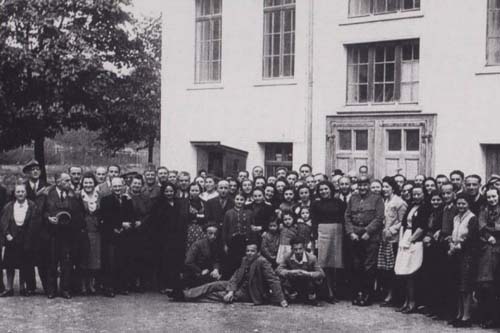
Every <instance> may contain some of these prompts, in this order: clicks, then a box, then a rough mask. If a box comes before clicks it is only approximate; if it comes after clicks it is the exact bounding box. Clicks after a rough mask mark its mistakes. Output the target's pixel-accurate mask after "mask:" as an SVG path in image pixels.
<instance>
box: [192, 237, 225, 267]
mask: <svg viewBox="0 0 500 333" xmlns="http://www.w3.org/2000/svg"><path fill="white" fill-rule="evenodd" d="M219 255H220V253H219V252H218V251H217V242H216V241H214V242H213V243H210V241H209V240H208V239H207V238H204V239H200V240H197V241H196V242H194V243H193V245H191V247H190V248H189V250H188V251H187V255H186V260H185V262H184V264H185V265H186V268H187V269H189V270H190V271H192V272H193V273H195V274H201V272H202V271H203V270H204V269H208V270H210V271H212V270H213V269H216V268H217V269H220V264H219V263H220V256H219Z"/></svg>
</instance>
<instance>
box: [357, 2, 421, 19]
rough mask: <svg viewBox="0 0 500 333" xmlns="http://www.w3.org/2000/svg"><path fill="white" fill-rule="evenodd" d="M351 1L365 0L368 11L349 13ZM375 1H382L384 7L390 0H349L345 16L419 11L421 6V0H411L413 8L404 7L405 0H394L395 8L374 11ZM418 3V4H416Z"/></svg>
mask: <svg viewBox="0 0 500 333" xmlns="http://www.w3.org/2000/svg"><path fill="white" fill-rule="evenodd" d="M353 1H358V2H359V1H366V2H367V7H368V12H367V13H363V14H353V13H351V8H352V6H351V4H352V2H353ZM377 1H384V2H385V4H386V8H387V7H388V3H389V1H390V0H349V1H348V5H347V17H348V18H359V17H368V16H378V15H387V14H397V13H405V12H412V11H419V10H421V8H422V0H411V1H413V4H414V6H413V8H408V9H405V8H404V3H405V0H395V1H396V9H394V10H387V11H380V12H377V11H376V5H377ZM417 4H418V6H416V5H417ZM359 8H361V6H358V9H359Z"/></svg>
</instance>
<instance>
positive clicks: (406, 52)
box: [402, 44, 413, 60]
mask: <svg viewBox="0 0 500 333" xmlns="http://www.w3.org/2000/svg"><path fill="white" fill-rule="evenodd" d="M402 52H403V55H402V56H403V60H411V59H413V47H412V45H411V44H404V45H403V47H402Z"/></svg>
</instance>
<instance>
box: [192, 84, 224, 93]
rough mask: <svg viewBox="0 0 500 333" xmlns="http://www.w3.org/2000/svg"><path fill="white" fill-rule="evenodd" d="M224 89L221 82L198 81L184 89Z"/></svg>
mask: <svg viewBox="0 0 500 333" xmlns="http://www.w3.org/2000/svg"><path fill="white" fill-rule="evenodd" d="M221 89H224V86H223V85H222V83H199V84H194V85H192V86H190V87H188V88H186V90H188V91H191V90H221Z"/></svg>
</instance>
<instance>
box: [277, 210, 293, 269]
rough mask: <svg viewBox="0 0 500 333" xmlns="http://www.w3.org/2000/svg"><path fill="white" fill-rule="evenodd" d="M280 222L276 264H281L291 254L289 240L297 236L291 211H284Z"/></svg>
mask: <svg viewBox="0 0 500 333" xmlns="http://www.w3.org/2000/svg"><path fill="white" fill-rule="evenodd" d="M281 219H282V222H283V224H282V225H281V228H280V246H279V248H278V255H277V257H276V262H277V263H278V264H281V263H283V262H284V261H285V259H286V258H287V257H288V256H289V255H290V254H291V253H292V246H291V245H290V240H291V239H292V238H293V237H295V236H296V235H297V227H296V225H295V217H294V215H293V213H292V212H291V211H285V212H283V214H282V217H281Z"/></svg>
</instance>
